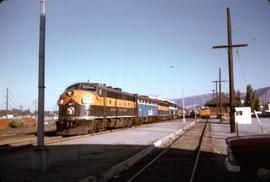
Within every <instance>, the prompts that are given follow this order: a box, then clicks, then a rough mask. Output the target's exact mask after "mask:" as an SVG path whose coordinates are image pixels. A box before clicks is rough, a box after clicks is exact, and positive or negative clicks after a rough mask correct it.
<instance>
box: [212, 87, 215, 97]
mask: <svg viewBox="0 0 270 182" xmlns="http://www.w3.org/2000/svg"><path fill="white" fill-rule="evenodd" d="M212 92H213V96H212V97H213V99H214V98H215V90H214V89H213V90H212Z"/></svg>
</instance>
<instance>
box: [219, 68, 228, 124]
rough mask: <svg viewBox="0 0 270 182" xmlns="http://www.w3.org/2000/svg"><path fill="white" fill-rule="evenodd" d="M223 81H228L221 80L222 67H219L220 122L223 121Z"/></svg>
mask: <svg viewBox="0 0 270 182" xmlns="http://www.w3.org/2000/svg"><path fill="white" fill-rule="evenodd" d="M221 82H226V81H225V80H221V68H219V116H220V118H219V119H220V122H222V92H221Z"/></svg>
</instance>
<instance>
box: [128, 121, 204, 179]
mask: <svg viewBox="0 0 270 182" xmlns="http://www.w3.org/2000/svg"><path fill="white" fill-rule="evenodd" d="M207 121H208V120H207ZM206 123H207V122H206ZM205 126H206V124H205ZM205 126H204V130H205V128H206V127H205ZM192 128H193V127H191V128H189V129H187V130H183V131H185V132H184V133H182V134H181V135H180V136H179V137H177V138H176V139H175V140H174V141H173V142H172V143H171V144H169V145H168V146H167V147H166V148H165V149H164V150H163V151H162V152H160V153H159V154H158V155H157V156H156V157H155V158H154V159H152V160H151V161H150V162H149V163H148V164H147V165H145V166H144V167H143V168H142V169H141V170H139V171H138V172H137V173H136V174H135V175H133V176H132V177H131V178H129V179H128V181H127V182H131V181H133V180H134V179H136V178H137V177H138V176H139V175H140V174H142V173H143V172H144V171H145V170H146V169H147V168H148V167H149V166H151V165H152V164H153V163H154V162H155V161H156V160H158V159H159V158H160V157H161V156H162V155H164V154H165V153H166V152H167V151H168V150H169V149H170V147H171V146H172V145H173V144H174V143H175V142H177V141H178V140H179V139H180V138H181V137H182V136H183V135H184V134H185V133H186V132H188V131H189V130H191V129H192ZM203 132H204V131H203ZM200 140H201V138H200Z"/></svg>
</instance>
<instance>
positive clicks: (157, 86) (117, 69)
mask: <svg viewBox="0 0 270 182" xmlns="http://www.w3.org/2000/svg"><path fill="white" fill-rule="evenodd" d="M227 7H230V9H231V17H232V28H233V33H232V39H233V43H234V44H244V43H246V44H248V47H245V48H238V49H234V51H233V54H234V60H233V61H234V77H235V81H234V83H235V90H240V91H241V92H245V89H246V85H247V84H251V85H252V87H253V88H254V89H257V88H261V87H267V86H270V79H269V70H270V60H269V58H270V33H269V32H270V2H269V1H268V0H256V1H255V0H204V1H200V0H47V1H46V50H45V86H46V89H45V109H46V110H53V109H56V108H57V106H56V103H57V99H58V97H59V95H60V94H61V93H62V92H63V91H64V90H65V88H66V87H67V86H69V85H71V84H73V83H76V82H86V81H88V80H89V81H90V82H97V83H105V84H106V85H110V86H113V87H120V88H122V89H123V90H124V91H127V92H130V93H138V94H143V95H155V96H162V97H164V98H170V99H172V98H181V97H182V96H183V95H184V96H185V97H186V96H192V95H200V94H206V93H212V89H215V85H214V83H212V81H213V80H217V79H218V69H219V68H221V69H222V79H223V80H229V78H228V58H227V50H226V49H212V47H213V46H214V45H224V44H227V26H226V8H227ZM39 16H40V4H39V1H38V0H24V1H22V0H6V1H4V2H2V3H1V4H0V109H4V108H5V102H6V99H5V96H6V88H8V89H9V90H10V94H9V95H10V106H9V107H12V108H18V107H19V106H20V105H22V106H23V109H27V108H30V109H31V110H33V108H34V104H33V101H34V100H35V99H37V95H38V94H37V93H38V46H39ZM228 84H229V83H228V82H227V83H223V84H222V88H223V91H224V92H228V88H229V86H228Z"/></svg>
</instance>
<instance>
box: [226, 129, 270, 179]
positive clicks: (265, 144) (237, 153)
mask: <svg viewBox="0 0 270 182" xmlns="http://www.w3.org/2000/svg"><path fill="white" fill-rule="evenodd" d="M226 143H227V153H228V155H227V158H226V160H225V166H226V168H227V170H228V171H230V172H240V171H245V172H252V173H254V172H256V173H257V176H258V177H259V178H264V179H266V180H269V179H270V134H264V135H249V136H235V137H229V138H227V139H226Z"/></svg>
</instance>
